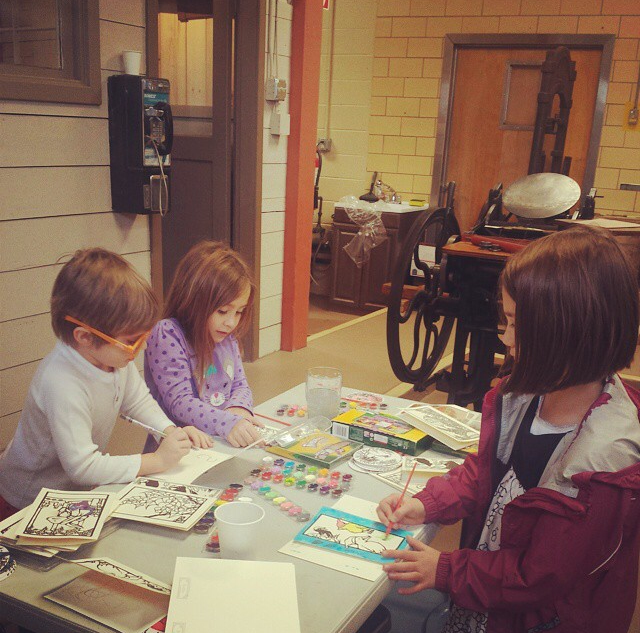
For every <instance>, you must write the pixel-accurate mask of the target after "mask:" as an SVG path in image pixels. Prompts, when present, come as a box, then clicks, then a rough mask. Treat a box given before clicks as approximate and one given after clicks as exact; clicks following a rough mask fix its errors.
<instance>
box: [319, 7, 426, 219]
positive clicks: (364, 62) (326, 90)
mask: <svg viewBox="0 0 640 633" xmlns="http://www.w3.org/2000/svg"><path fill="white" fill-rule="evenodd" d="M375 20H376V0H338V1H337V2H331V3H330V10H329V11H323V24H322V57H321V63H320V100H319V104H318V139H321V138H330V139H331V141H332V149H331V151H330V152H329V153H327V154H324V155H323V164H322V176H321V179H320V195H321V196H322V197H323V198H324V203H323V207H322V223H323V224H325V225H329V224H331V214H332V213H333V206H334V203H335V202H336V201H337V200H339V199H340V198H342V197H343V196H347V195H360V194H362V193H364V192H365V190H366V189H367V187H368V185H369V183H370V181H371V176H370V174H367V154H368V152H369V145H368V140H369V115H370V112H371V111H372V109H373V110H375V108H376V103H375V101H374V100H372V96H371V85H372V77H373V76H374V74H382V73H384V74H385V75H387V74H388V68H387V67H386V62H387V60H380V61H381V63H383V64H385V67H384V68H379V69H377V70H374V68H373V65H374V58H373V38H374V35H373V33H374V26H375ZM396 62H400V63H404V62H406V60H404V59H394V63H396ZM398 81H399V82H400V83H401V82H403V81H404V80H403V79H399V80H398ZM380 105H381V106H383V107H385V108H386V103H384V104H380ZM381 112H382V113H384V111H381ZM409 140H410V142H412V143H414V144H415V139H409ZM380 151H382V148H380ZM316 219H317V215H316V217H314V221H315V220H316Z"/></svg>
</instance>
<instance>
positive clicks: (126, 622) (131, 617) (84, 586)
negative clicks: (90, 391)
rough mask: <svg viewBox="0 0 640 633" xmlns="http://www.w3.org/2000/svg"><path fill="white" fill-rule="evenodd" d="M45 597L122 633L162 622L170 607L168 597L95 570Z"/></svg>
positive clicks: (138, 631) (136, 631) (135, 632)
mask: <svg viewBox="0 0 640 633" xmlns="http://www.w3.org/2000/svg"><path fill="white" fill-rule="evenodd" d="M45 598H47V600H51V601H52V602H56V603H57V604H61V605H62V606H64V607H67V608H68V609H72V610H73V611H76V612H77V613H80V614H82V615H84V616H85V617H87V618H90V619H92V620H95V621H96V622H100V623H101V624H104V625H105V626H108V627H110V628H112V629H115V630H116V631H120V633H140V631H143V630H145V629H146V628H148V627H149V626H151V625H152V624H155V623H156V622H157V621H158V620H160V618H162V617H163V616H164V615H165V614H166V613H167V609H168V608H169V596H166V595H164V594H160V593H157V592H155V591H147V590H146V589H143V588H142V587H137V586H134V585H127V584H125V583H123V582H120V581H119V580H116V579H115V578H112V577H110V576H107V575H105V574H99V573H97V572H95V571H88V572H86V573H84V574H82V575H81V576H78V577H77V578H75V579H74V580H72V581H71V582H68V583H66V584H64V585H62V586H61V587H58V589H55V590H54V591H52V592H51V593H48V594H46V595H45Z"/></svg>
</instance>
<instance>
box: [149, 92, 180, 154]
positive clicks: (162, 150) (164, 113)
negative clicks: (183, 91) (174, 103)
mask: <svg viewBox="0 0 640 633" xmlns="http://www.w3.org/2000/svg"><path fill="white" fill-rule="evenodd" d="M144 138H145V142H150V143H153V144H155V146H156V148H157V149H158V154H159V155H160V156H167V155H168V154H171V148H172V146H173V116H172V115H171V106H170V105H169V104H168V103H166V102H164V101H158V103H156V104H155V105H149V106H146V107H145V109H144Z"/></svg>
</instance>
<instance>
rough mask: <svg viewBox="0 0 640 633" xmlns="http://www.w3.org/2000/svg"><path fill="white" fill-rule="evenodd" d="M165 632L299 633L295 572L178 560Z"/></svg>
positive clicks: (287, 567)
mask: <svg viewBox="0 0 640 633" xmlns="http://www.w3.org/2000/svg"><path fill="white" fill-rule="evenodd" d="M256 583H257V584H256ZM252 586H253V587H254V590H251V587H252ZM248 591H249V593H247V592H248ZM166 630H167V631H170V632H171V633H190V632H192V631H193V632H196V631H197V632H202V633H204V632H205V631H220V632H221V633H222V632H224V633H250V632H257V631H259V632H260V633H300V617H299V615H298V596H297V590H296V575H295V566H294V565H293V564H291V563H271V562H262V561H260V562H258V561H248V560H215V559H203V558H180V557H178V558H177V559H176V567H175V572H174V575H173V590H172V592H171V602H170V604H169V615H168V616H167V626H166Z"/></svg>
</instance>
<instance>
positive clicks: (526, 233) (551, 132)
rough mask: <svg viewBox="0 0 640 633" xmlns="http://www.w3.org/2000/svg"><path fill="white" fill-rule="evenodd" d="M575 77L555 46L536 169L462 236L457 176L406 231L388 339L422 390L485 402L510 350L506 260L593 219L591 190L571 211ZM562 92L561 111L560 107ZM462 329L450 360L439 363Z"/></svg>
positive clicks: (404, 376)
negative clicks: (565, 227)
mask: <svg viewBox="0 0 640 633" xmlns="http://www.w3.org/2000/svg"><path fill="white" fill-rule="evenodd" d="M574 80H575V63H574V62H572V61H571V59H570V56H569V51H568V50H567V49H566V48H564V47H561V48H559V49H556V50H554V51H550V52H549V53H547V58H546V61H545V63H544V64H543V67H542V83H541V90H540V92H539V94H538V110H537V115H536V123H535V128H534V132H533V142H532V147H531V154H530V161H529V175H528V176H525V177H523V178H520V179H519V180H517V181H516V182H514V183H513V184H512V185H511V186H509V187H508V188H507V189H506V190H505V191H503V190H502V185H497V186H495V187H493V188H492V189H491V190H490V192H489V196H488V199H487V201H486V203H485V204H484V205H483V207H482V209H481V210H480V213H479V215H478V219H477V222H476V224H475V226H474V227H473V229H472V230H471V231H470V232H469V233H467V234H464V235H461V231H460V229H459V226H458V222H457V221H456V218H455V213H454V198H455V183H453V182H451V183H448V184H447V185H445V186H444V187H442V188H441V195H440V199H439V201H438V208H436V209H435V210H434V211H426V212H425V215H424V216H423V217H420V218H418V219H417V220H416V222H415V224H414V225H413V227H412V229H411V231H410V232H409V234H408V235H407V238H406V240H405V242H404V243H403V248H402V253H401V256H400V258H399V259H398V261H397V263H396V267H395V270H394V274H393V278H392V281H391V284H390V287H389V310H388V315H387V347H388V353H389V360H390V362H391V366H392V368H393V371H394V373H395V375H396V376H397V377H398V378H399V379H400V380H402V381H403V382H408V383H411V384H413V385H414V389H415V390H416V391H423V390H425V389H426V388H427V387H429V386H431V385H433V384H435V385H436V388H437V389H438V390H440V391H445V392H447V394H448V402H450V403H455V404H459V405H462V406H466V405H468V404H470V403H473V404H474V405H475V406H476V408H477V407H479V406H480V404H481V401H482V398H483V396H484V394H485V393H486V392H487V391H488V389H489V387H490V384H491V381H492V380H493V378H494V377H495V376H496V374H497V368H496V366H495V362H494V361H495V355H496V354H497V353H503V352H504V348H503V345H502V344H501V343H500V341H499V339H498V325H499V315H498V307H499V306H498V289H497V284H498V278H499V276H500V273H501V271H502V269H503V268H504V265H505V263H506V260H507V258H508V257H509V256H510V254H511V253H513V252H515V251H517V250H519V249H521V248H523V247H524V246H525V245H526V244H527V243H528V241H530V240H532V239H537V238H539V237H542V236H544V235H547V234H548V233H549V232H551V231H555V230H558V228H559V226H558V223H557V222H556V219H558V218H569V217H571V218H573V219H576V218H580V219H587V218H592V217H593V211H594V197H595V190H593V189H592V190H591V192H590V194H589V196H586V197H585V198H584V200H583V201H582V204H581V206H580V208H579V210H577V211H575V212H574V213H573V214H572V215H571V216H569V212H570V210H571V209H572V208H573V207H574V205H576V203H577V202H578V200H579V199H580V194H581V192H580V186H579V185H578V183H576V182H575V181H574V180H572V179H571V178H569V177H568V175H567V173H568V171H569V169H570V166H571V158H570V157H566V156H564V155H563V153H564V143H565V138H566V131H567V125H568V119H569V110H570V108H571V94H572V90H573V82H574ZM556 95H557V96H558V97H559V100H556V103H558V102H559V109H558V111H557V112H555V113H553V115H552V104H553V103H554V97H555V96H556ZM545 141H546V143H545ZM550 141H553V142H552V143H551V142H550ZM550 145H552V147H551V149H550V151H549V150H547V152H545V147H547V148H548V147H549V146H550ZM547 153H548V154H549V155H548V156H547V155H546V154H547ZM454 326H455V328H454ZM454 329H455V336H454V341H453V351H452V357H451V362H450V363H449V362H446V363H443V364H444V365H446V366H445V367H441V366H440V365H439V363H440V361H441V359H442V358H443V355H444V352H445V350H446V348H447V344H448V342H449V339H450V337H451V334H452V332H453V331H454ZM405 330H406V331H407V332H406V333H405ZM449 365H450V368H449Z"/></svg>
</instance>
